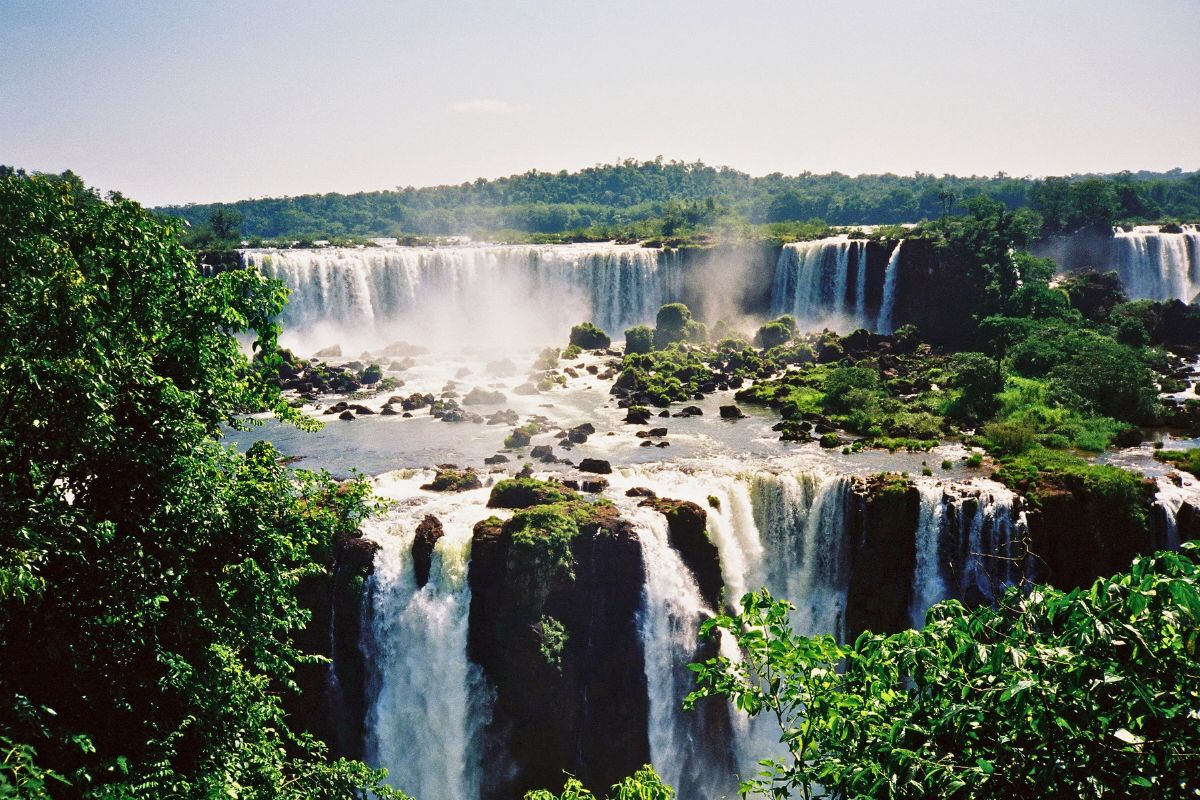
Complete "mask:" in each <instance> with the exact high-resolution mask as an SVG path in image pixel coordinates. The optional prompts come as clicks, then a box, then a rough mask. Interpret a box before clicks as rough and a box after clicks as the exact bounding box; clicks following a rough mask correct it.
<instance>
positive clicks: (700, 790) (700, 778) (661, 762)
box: [630, 509, 735, 797]
mask: <svg viewBox="0 0 1200 800" xmlns="http://www.w3.org/2000/svg"><path fill="white" fill-rule="evenodd" d="M630 517H631V519H632V521H633V523H634V525H635V526H636V528H637V531H638V538H639V540H640V541H641V545H642V558H643V560H644V562H645V565H646V587H645V593H644V600H643V608H642V611H641V613H640V614H639V619H638V624H639V627H640V633H641V637H642V647H643V650H644V652H645V671H646V687H647V690H648V694H649V705H650V723H649V739H650V758H651V762H652V763H653V764H654V765H655V767H656V768H657V769H658V772H659V774H660V775H662V777H663V778H664V780H666V782H667V783H668V784H670V785H671V786H674V787H676V788H677V790H678V791H679V792H680V793H681V795H686V796H697V797H717V796H720V795H721V794H724V793H732V791H733V790H734V788H735V787H734V786H733V785H732V780H731V776H730V775H729V774H728V773H727V771H725V770H724V768H723V765H722V763H721V759H720V758H715V757H714V754H713V753H711V752H709V751H708V749H707V748H708V743H707V742H706V741H705V740H704V737H703V732H702V731H701V730H698V729H697V726H698V725H699V724H700V720H699V718H698V717H697V715H696V714H695V713H689V712H685V711H684V710H683V707H682V699H683V697H684V696H685V695H687V693H688V692H690V691H691V690H692V689H693V688H694V687H695V682H694V679H693V677H692V673H691V672H690V671H689V670H688V668H687V665H688V664H689V663H691V662H692V661H694V660H696V648H697V645H698V643H699V630H700V623H701V622H702V621H703V620H704V619H705V618H706V617H708V616H710V615H711V614H712V609H709V608H706V607H705V605H704V601H703V599H702V598H701V596H700V588H699V586H698V585H697V584H696V579H695V578H694V577H693V576H692V574H691V572H690V571H689V570H688V569H687V567H686V566H684V563H683V560H682V559H681V558H680V556H679V554H678V553H677V552H676V551H675V550H674V549H673V548H672V547H671V545H670V540H669V534H668V528H667V521H666V518H665V517H664V516H663V515H662V514H660V513H658V512H657V511H650V510H647V509H637V510H635V511H633V512H632V513H631V514H630Z"/></svg>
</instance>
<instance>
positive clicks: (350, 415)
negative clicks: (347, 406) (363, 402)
mask: <svg viewBox="0 0 1200 800" xmlns="http://www.w3.org/2000/svg"><path fill="white" fill-rule="evenodd" d="M338 419H346V420H350V419H354V412H353V411H343V412H342V413H340V414H338Z"/></svg>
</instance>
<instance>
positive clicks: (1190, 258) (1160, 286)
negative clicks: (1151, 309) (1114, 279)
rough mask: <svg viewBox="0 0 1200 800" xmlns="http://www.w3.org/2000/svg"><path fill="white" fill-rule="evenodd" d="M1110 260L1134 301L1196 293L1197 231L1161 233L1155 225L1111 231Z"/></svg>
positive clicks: (1187, 298)
mask: <svg viewBox="0 0 1200 800" xmlns="http://www.w3.org/2000/svg"><path fill="white" fill-rule="evenodd" d="M1113 245H1114V250H1115V253H1114V259H1115V263H1116V267H1117V272H1118V274H1119V275H1120V276H1121V282H1122V284H1123V285H1124V286H1125V291H1126V293H1127V294H1128V295H1129V296H1130V297H1131V298H1133V299H1135V300H1143V299H1144V300H1182V301H1183V302H1185V303H1190V302H1191V301H1192V299H1193V298H1194V297H1195V296H1196V294H1197V293H1198V292H1200V230H1197V228H1196V226H1195V225H1187V226H1184V229H1183V232H1182V233H1161V232H1160V231H1159V229H1158V226H1155V225H1142V226H1138V227H1136V228H1134V229H1133V230H1132V231H1123V230H1119V229H1118V230H1115V231H1113Z"/></svg>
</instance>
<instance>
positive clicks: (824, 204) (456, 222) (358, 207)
mask: <svg viewBox="0 0 1200 800" xmlns="http://www.w3.org/2000/svg"><path fill="white" fill-rule="evenodd" d="M978 196H987V197H990V198H992V199H995V200H998V201H1000V202H1002V203H1004V204H1005V205H1006V206H1007V207H1008V208H1010V209H1016V208H1022V207H1028V208H1033V209H1035V210H1037V211H1039V213H1041V214H1042V216H1043V218H1044V220H1045V225H1046V229H1047V230H1048V231H1050V232H1053V231H1056V230H1065V229H1072V228H1077V227H1083V226H1088V225H1097V226H1102V225H1108V224H1112V223H1114V222H1139V221H1145V222H1157V221H1191V220H1200V172H1183V171H1182V170H1178V169H1177V170H1172V171H1171V172H1166V173H1152V172H1123V173H1118V174H1115V175H1103V176H1071V177H1067V178H1047V179H1044V180H1035V179H1032V178H1013V177H1009V176H1007V175H1005V174H1003V173H1000V174H997V175H995V176H992V177H956V176H951V175H945V176H941V177H938V176H935V175H929V174H923V173H917V174H915V175H911V176H901V175H892V174H885V175H860V176H858V177H850V176H848V175H843V174H840V173H836V172H835V173H830V174H828V175H816V174H812V173H802V174H800V175H796V176H786V175H782V174H779V173H773V174H770V175H766V176H763V177H760V178H754V177H751V176H750V175H747V174H746V173H744V172H739V171H737V170H734V169H730V168H729V167H710V166H707V165H705V164H702V163H699V162H697V163H684V162H679V161H663V160H662V159H661V158H660V159H656V160H654V161H634V160H626V161H623V162H621V163H619V164H606V165H598V166H595V167H590V168H587V169H583V170H580V171H578V172H566V171H562V172H556V173H550V172H539V171H537V170H531V171H529V172H526V173H524V174H522V175H514V176H511V177H507V178H498V179H496V180H490V181H489V180H484V179H482V178H480V179H478V180H476V181H474V182H470V183H463V184H460V185H457V186H434V187H428V188H421V189H418V188H413V187H407V188H403V189H397V190H395V191H380V192H360V193H357V194H321V195H315V194H314V195H303V196H300V197H281V198H265V199H258V200H243V201H240V202H236V203H215V204H189V205H184V206H168V207H164V208H160V209H158V211H159V212H161V213H164V214H168V215H172V216H178V217H182V218H184V219H186V220H187V221H188V222H189V223H190V224H191V225H192V226H193V231H194V238H195V239H196V240H197V241H196V242H195V243H196V244H197V245H200V246H204V245H215V244H217V243H219V242H222V241H225V240H228V239H229V238H231V237H241V238H245V239H288V240H292V239H299V240H311V239H337V238H340V237H375V236H397V237H401V238H404V237H423V236H453V235H473V236H491V237H493V238H496V237H497V236H499V237H500V238H507V239H513V240H516V239H523V240H530V241H561V240H588V239H593V240H594V239H619V240H624V239H628V240H635V239H642V240H644V239H653V238H664V239H670V238H678V237H685V238H687V237H691V236H694V235H695V234H696V233H697V232H700V231H715V232H717V233H718V234H720V233H724V234H731V233H732V234H738V233H742V234H745V233H758V234H759V235H773V236H782V237H784V238H787V237H790V236H794V235H795V233H796V229H795V226H794V225H792V224H791V223H795V222H800V221H807V222H809V223H820V224H821V225H864V224H875V225H880V224H894V223H901V222H918V221H920V220H923V219H936V218H938V217H941V216H944V215H947V214H954V213H961V212H962V211H963V210H964V209H965V204H966V203H967V202H968V201H970V200H971V199H972V198H974V197H978ZM756 226H761V228H762V229H763V230H761V231H754V230H753V229H754V228H755V227H756ZM772 226H774V227H772ZM818 229H819V226H818V227H816V228H814V227H813V226H811V225H810V226H809V230H818Z"/></svg>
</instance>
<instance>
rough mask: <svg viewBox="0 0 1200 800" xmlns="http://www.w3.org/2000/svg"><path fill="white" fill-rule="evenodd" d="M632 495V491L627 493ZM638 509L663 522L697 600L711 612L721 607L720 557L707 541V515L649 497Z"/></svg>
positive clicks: (694, 508)
mask: <svg viewBox="0 0 1200 800" xmlns="http://www.w3.org/2000/svg"><path fill="white" fill-rule="evenodd" d="M630 491H634V490H632V489H631V490H630ZM640 505H642V506H647V507H649V508H653V509H654V510H655V511H658V512H659V513H660V514H662V515H663V516H664V517H666V518H667V531H668V537H669V539H668V540H669V542H670V544H671V547H673V548H674V549H675V550H676V551H677V552H678V553H679V557H680V558H681V559H683V563H684V565H685V566H686V567H687V568H688V569H689V570H690V571H691V573H692V575H693V577H695V579H696V584H697V585H698V586H699V587H700V596H701V597H703V598H704V602H705V603H706V604H707V605H708V607H709V608H711V609H713V610H714V611H715V610H717V609H719V608H720V607H721V605H722V604H721V592H722V590H723V589H724V588H725V581H724V579H723V578H722V577H721V555H720V553H718V552H717V546H716V545H715V544H713V542H712V540H711V539H709V538H708V513H707V512H706V511H705V510H704V509H703V508H701V507H700V506H698V505H696V504H695V503H692V502H689V501H687V500H669V499H667V498H665V497H664V498H658V497H652V498H649V499H646V500H643V501H642V502H641V503H640Z"/></svg>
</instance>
